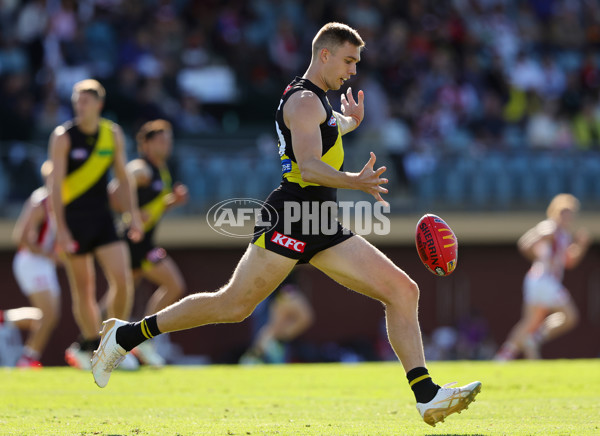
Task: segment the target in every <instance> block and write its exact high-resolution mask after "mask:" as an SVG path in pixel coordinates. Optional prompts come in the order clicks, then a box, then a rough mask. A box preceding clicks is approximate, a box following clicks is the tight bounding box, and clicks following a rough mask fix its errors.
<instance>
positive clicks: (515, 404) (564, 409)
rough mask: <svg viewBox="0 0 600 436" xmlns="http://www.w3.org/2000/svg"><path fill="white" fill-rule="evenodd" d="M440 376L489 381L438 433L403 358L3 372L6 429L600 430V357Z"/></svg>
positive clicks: (450, 369)
mask: <svg viewBox="0 0 600 436" xmlns="http://www.w3.org/2000/svg"><path fill="white" fill-rule="evenodd" d="M429 368H430V372H431V373H432V374H433V376H434V379H435V380H436V381H437V382H438V383H446V382H450V381H458V382H459V384H465V383H468V382H471V381H473V380H480V381H482V382H483V389H482V392H481V394H480V395H479V396H478V399H477V401H476V402H475V403H473V404H472V405H471V406H470V407H469V409H468V410H467V411H465V412H463V413H462V414H460V415H458V414H455V415H452V416H451V417H449V418H447V420H446V422H445V423H441V424H438V425H437V426H436V427H435V428H433V427H430V426H428V425H427V424H425V423H424V422H423V421H422V420H421V418H420V416H419V415H418V412H417V411H416V408H415V405H414V398H413V396H412V392H411V391H410V389H409V387H408V385H407V383H406V379H405V376H404V371H403V370H402V367H401V366H400V365H399V364H397V363H369V364H357V365H340V364H323V365H317V364H314V365H283V366H252V367H242V366H204V367H168V368H165V369H163V370H158V371H156V370H151V369H143V370H141V371H138V372H133V373H127V372H122V371H120V372H115V373H114V374H113V376H112V379H111V381H110V383H109V385H108V386H107V387H106V388H104V389H100V388H98V387H96V385H95V384H94V382H93V380H92V376H91V374H89V373H84V372H78V371H76V370H73V369H70V368H63V367H60V368H44V369H42V370H37V371H36V370H17V369H4V368H3V369H1V370H0V394H1V395H0V434H1V435H6V434H8V435H13V434H14V435H42V434H52V435H54V434H68V435H192V434H194V435H361V436H362V435H429V434H431V435H511V436H512V435H600V360H574V361H567V360H559V361H540V362H525V361H517V362H511V363H506V364H498V363H495V362H433V363H431V364H430V365H429Z"/></svg>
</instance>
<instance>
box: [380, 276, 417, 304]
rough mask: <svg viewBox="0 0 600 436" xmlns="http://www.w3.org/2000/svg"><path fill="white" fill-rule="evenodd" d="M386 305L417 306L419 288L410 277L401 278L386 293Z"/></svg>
mask: <svg viewBox="0 0 600 436" xmlns="http://www.w3.org/2000/svg"><path fill="white" fill-rule="evenodd" d="M384 298H385V299H384V301H383V302H384V303H385V304H402V305H406V304H407V303H409V304H417V302H418V300H419V286H418V285H417V283H416V282H415V281H414V280H412V279H410V278H409V277H406V276H404V277H401V278H400V279H399V280H397V281H394V282H393V283H391V284H390V285H389V286H388V287H387V290H386V291H385V292H384Z"/></svg>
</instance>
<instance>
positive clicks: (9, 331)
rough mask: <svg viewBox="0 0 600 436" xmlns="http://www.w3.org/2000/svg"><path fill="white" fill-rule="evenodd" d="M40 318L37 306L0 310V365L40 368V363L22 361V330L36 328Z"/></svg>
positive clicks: (28, 330) (40, 314) (40, 312)
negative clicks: (20, 331)
mask: <svg viewBox="0 0 600 436" xmlns="http://www.w3.org/2000/svg"><path fill="white" fill-rule="evenodd" d="M41 319H42V311H41V310H40V309H38V308H37V307H19V308H16V309H7V310H0V366H15V365H16V366H20V367H24V368H41V365H35V364H27V363H28V362H22V360H23V359H22V358H23V343H22V342H21V334H20V333H19V330H22V331H27V332H30V331H33V330H37V329H38V326H39V321H40V320H41Z"/></svg>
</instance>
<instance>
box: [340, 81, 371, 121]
mask: <svg viewBox="0 0 600 436" xmlns="http://www.w3.org/2000/svg"><path fill="white" fill-rule="evenodd" d="M340 98H341V103H342V106H341V109H342V114H343V115H345V116H347V117H350V118H352V119H353V120H354V121H355V122H356V126H355V127H354V128H355V129H356V127H358V126H359V124H360V123H361V122H362V120H363V118H364V117H365V104H364V101H365V93H364V92H363V91H362V90H360V91H358V102H356V101H355V100H354V96H353V95H352V88H351V87H348V90H347V91H346V94H342V96H341V97H340Z"/></svg>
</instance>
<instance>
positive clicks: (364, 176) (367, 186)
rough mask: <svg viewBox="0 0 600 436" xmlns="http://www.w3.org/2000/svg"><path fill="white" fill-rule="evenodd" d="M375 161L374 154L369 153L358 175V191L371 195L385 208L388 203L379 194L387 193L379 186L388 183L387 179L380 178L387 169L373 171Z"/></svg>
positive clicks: (380, 168)
mask: <svg viewBox="0 0 600 436" xmlns="http://www.w3.org/2000/svg"><path fill="white" fill-rule="evenodd" d="M376 160H377V157H376V156H375V153H373V152H371V157H370V158H369V161H368V162H367V163H366V164H365V166H364V167H363V169H362V170H361V172H360V173H359V174H358V177H357V180H358V185H359V188H358V189H360V190H361V191H363V192H366V193H367V194H371V195H372V196H373V197H375V199H376V200H377V201H381V202H382V203H383V204H384V205H385V206H387V207H389V203H388V202H387V201H385V200H384V199H383V198H382V197H381V194H387V193H388V190H387V189H386V188H384V187H383V186H381V185H382V184H385V183H388V179H384V178H381V177H380V176H381V175H382V174H383V173H384V172H385V170H387V168H386V167H379V168H377V169H376V170H375V169H374V166H375V161H376Z"/></svg>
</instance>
